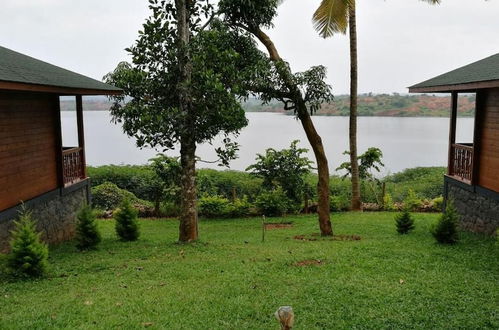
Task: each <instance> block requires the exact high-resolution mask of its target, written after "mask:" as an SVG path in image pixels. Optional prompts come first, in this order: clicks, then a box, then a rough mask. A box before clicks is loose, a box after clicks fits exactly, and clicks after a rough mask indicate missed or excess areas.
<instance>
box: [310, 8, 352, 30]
mask: <svg viewBox="0 0 499 330" xmlns="http://www.w3.org/2000/svg"><path fill="white" fill-rule="evenodd" d="M350 6H355V0H322V2H321V4H320V6H319V8H317V10H316V11H315V13H314V16H313V18H312V21H313V23H314V28H315V29H316V30H317V31H318V32H319V34H320V36H321V37H323V38H327V37H331V36H332V35H333V34H335V33H346V31H347V28H348V9H349V8H350Z"/></svg>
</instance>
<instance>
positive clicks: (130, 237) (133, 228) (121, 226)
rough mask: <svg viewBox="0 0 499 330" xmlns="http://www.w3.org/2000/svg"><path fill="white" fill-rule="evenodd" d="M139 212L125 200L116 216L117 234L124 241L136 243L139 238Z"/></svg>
mask: <svg viewBox="0 0 499 330" xmlns="http://www.w3.org/2000/svg"><path fill="white" fill-rule="evenodd" d="M137 213H138V212H137V210H135V209H134V208H133V207H132V204H131V203H130V201H129V200H128V199H125V200H124V201H123V202H122V203H121V205H120V208H119V209H118V211H117V212H116V214H115V220H116V234H117V235H118V237H119V238H120V239H121V240H122V241H136V240H137V239H138V238H139V234H140V233H139V225H138V223H137Z"/></svg>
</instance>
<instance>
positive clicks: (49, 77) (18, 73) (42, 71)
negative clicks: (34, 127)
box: [0, 46, 121, 95]
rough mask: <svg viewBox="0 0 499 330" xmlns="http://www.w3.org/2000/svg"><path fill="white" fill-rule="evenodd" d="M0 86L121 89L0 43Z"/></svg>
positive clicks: (112, 91) (79, 91) (85, 91)
mask: <svg viewBox="0 0 499 330" xmlns="http://www.w3.org/2000/svg"><path fill="white" fill-rule="evenodd" d="M0 89H11V90H40V91H53V92H67V93H71V92H75V94H83V95H85V94H119V93H121V89H119V88H117V87H115V86H112V85H109V84H105V83H103V82H101V81H98V80H95V79H92V78H89V77H86V76H84V75H81V74H78V73H75V72H72V71H69V70H66V69H63V68H60V67H58V66H55V65H52V64H49V63H47V62H43V61H40V60H37V59H35V58H33V57H30V56H27V55H24V54H21V53H18V52H15V51H13V50H10V49H8V48H5V47H2V46H0Z"/></svg>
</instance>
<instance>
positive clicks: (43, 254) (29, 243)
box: [7, 210, 48, 277]
mask: <svg viewBox="0 0 499 330" xmlns="http://www.w3.org/2000/svg"><path fill="white" fill-rule="evenodd" d="M10 247H11V252H10V253H9V255H8V256H7V270H8V271H9V272H10V273H11V274H12V275H13V276H15V277H40V276H43V275H45V273H46V272H47V267H48V261H47V260H48V248H47V245H46V244H44V243H42V242H41V241H40V234H39V233H38V232H37V231H36V228H35V223H34V222H33V220H32V218H31V213H30V212H29V211H27V210H23V212H22V213H21V214H20V217H19V220H18V221H16V222H15V229H14V230H13V231H12V240H11V242H10Z"/></svg>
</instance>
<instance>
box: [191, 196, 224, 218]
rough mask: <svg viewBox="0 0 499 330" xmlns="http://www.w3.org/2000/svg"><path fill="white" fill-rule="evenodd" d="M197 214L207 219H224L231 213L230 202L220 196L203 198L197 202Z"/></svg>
mask: <svg viewBox="0 0 499 330" xmlns="http://www.w3.org/2000/svg"><path fill="white" fill-rule="evenodd" d="M198 210H199V214H200V215H202V216H204V217H207V218H225V217H228V216H229V215H230V213H231V211H232V208H231V205H230V201H229V200H228V199H227V198H225V197H222V196H204V197H201V198H200V199H199V200H198Z"/></svg>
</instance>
